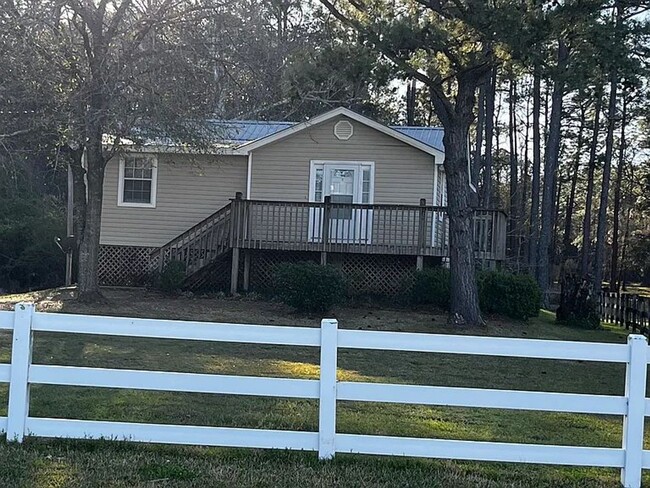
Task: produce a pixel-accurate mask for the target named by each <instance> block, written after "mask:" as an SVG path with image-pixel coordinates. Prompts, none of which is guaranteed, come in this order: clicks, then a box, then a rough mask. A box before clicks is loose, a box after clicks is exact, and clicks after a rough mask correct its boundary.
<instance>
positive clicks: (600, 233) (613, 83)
mask: <svg viewBox="0 0 650 488" xmlns="http://www.w3.org/2000/svg"><path fill="white" fill-rule="evenodd" d="M619 12H620V10H619ZM619 15H620V14H619ZM617 90H618V72H617V70H616V68H612V73H611V74H610V88H609V104H608V108H607V137H606V138H605V161H604V162H603V184H602V188H601V191H600V205H599V207H598V225H597V227H596V258H595V259H594V289H595V290H597V291H598V290H600V289H601V287H602V281H603V265H604V260H605V237H606V235H605V234H606V232H607V204H608V203H609V183H610V178H611V173H612V156H613V154H614V129H615V127H616V104H617Z"/></svg>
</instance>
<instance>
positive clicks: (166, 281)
mask: <svg viewBox="0 0 650 488" xmlns="http://www.w3.org/2000/svg"><path fill="white" fill-rule="evenodd" d="M183 281H185V263H183V262H181V261H169V262H168V263H167V264H166V265H165V267H164V268H163V270H162V272H161V273H160V276H159V277H158V280H157V282H158V283H157V285H158V286H157V287H158V288H159V289H160V290H162V291H164V292H167V293H173V292H177V291H178V290H180V289H181V288H182V287H183Z"/></svg>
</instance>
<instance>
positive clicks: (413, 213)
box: [151, 195, 506, 289]
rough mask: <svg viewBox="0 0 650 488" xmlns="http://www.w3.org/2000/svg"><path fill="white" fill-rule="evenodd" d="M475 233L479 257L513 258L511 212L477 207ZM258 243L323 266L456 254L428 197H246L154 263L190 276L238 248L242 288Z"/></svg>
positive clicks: (443, 217)
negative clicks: (399, 200)
mask: <svg viewBox="0 0 650 488" xmlns="http://www.w3.org/2000/svg"><path fill="white" fill-rule="evenodd" d="M473 231H474V246H475V253H476V258H477V259H478V260H484V261H501V260H504V259H505V251H506V242H505V241H506V215H505V214H504V213H503V212H501V211H498V210H476V211H475V215H474V226H473ZM252 249H255V250H273V251H307V252H317V253H320V261H321V263H322V264H326V263H327V255H328V254H329V253H355V254H383V255H395V256H415V257H417V261H416V262H417V268H418V269H421V268H422V266H423V261H424V258H425V257H427V256H433V257H447V256H449V217H448V215H447V209H446V208H445V207H434V206H430V205H426V202H425V201H424V200H421V202H420V205H383V204H378V205H377V204H340V203H332V202H331V201H330V200H329V197H327V198H326V201H325V202H289V201H270V200H244V199H243V198H241V195H238V196H237V198H235V199H233V200H232V201H231V203H230V204H229V205H227V206H225V207H223V208H221V209H219V210H218V211H216V212H215V213H214V214H212V215H210V216H209V217H207V218H206V219H204V220H203V221H201V222H199V223H198V224H196V225H194V226H193V227H191V228H190V229H188V230H187V231H186V232H184V233H183V234H181V235H179V236H177V237H175V238H174V239H172V240H171V241H169V242H168V243H167V244H165V245H164V246H162V247H161V248H159V249H157V250H156V251H154V252H153V253H152V255H151V261H152V267H154V268H158V269H159V270H162V268H163V266H164V265H165V263H167V262H169V261H171V260H177V261H182V262H184V263H185V269H186V274H187V276H188V277H190V276H192V275H194V274H196V273H198V272H199V271H201V270H204V271H205V268H206V266H208V265H209V264H211V263H213V262H215V261H216V260H217V258H219V257H221V256H223V255H224V254H225V253H227V252H231V251H232V271H231V275H232V277H231V282H232V283H234V284H233V285H232V286H233V287H234V289H236V287H237V277H238V273H239V257H240V251H241V250H244V251H246V250H252ZM247 256H248V255H247V254H246V253H244V258H245V259H244V269H245V271H244V275H245V278H244V280H245V281H246V276H247V275H248V273H247V269H246V268H247V265H248V266H249V265H250V264H249V263H248V260H247V259H246V258H247ZM244 286H245V287H246V283H245V284H244Z"/></svg>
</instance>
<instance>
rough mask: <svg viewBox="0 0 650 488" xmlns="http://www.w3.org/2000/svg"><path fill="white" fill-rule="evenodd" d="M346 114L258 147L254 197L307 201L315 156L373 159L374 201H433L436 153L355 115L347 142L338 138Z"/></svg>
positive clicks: (253, 174)
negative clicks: (337, 128)
mask: <svg viewBox="0 0 650 488" xmlns="http://www.w3.org/2000/svg"><path fill="white" fill-rule="evenodd" d="M341 119H347V117H345V116H341V117H337V118H335V119H332V120H328V121H327V122H323V123H322V124H319V125H316V126H313V127H309V128H307V129H305V130H303V131H301V132H298V133H296V134H294V135H292V136H289V137H287V138H285V139H281V140H279V141H277V142H275V143H273V144H270V145H268V146H264V147H261V148H259V149H257V150H255V151H253V171H252V181H251V183H252V185H251V198H253V199H260V200H291V201H300V202H303V201H307V200H308V199H309V169H310V161H311V160H333V161H374V162H375V197H374V203H394V204H405V205H418V204H419V202H420V198H426V199H427V202H428V203H429V204H431V203H432V199H433V164H434V162H433V156H431V155H429V154H426V153H424V152H422V151H420V150H418V149H416V148H414V147H411V146H409V145H408V144H405V143H403V142H401V141H398V140H397V139H394V138H392V137H390V136H388V135H386V134H382V133H381V132H378V131H376V130H375V129H372V128H370V127H368V126H365V125H363V124H361V123H359V122H356V121H354V120H351V119H347V120H350V122H351V123H352V125H353V126H354V134H353V135H352V137H351V138H350V139H349V140H347V141H342V140H339V139H337V138H336V137H335V136H334V124H336V122H338V121H339V120H341Z"/></svg>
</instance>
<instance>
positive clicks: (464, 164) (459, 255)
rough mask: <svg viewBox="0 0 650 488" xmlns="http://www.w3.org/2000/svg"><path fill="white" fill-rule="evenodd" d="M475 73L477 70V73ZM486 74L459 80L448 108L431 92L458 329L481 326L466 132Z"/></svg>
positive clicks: (466, 75)
mask: <svg viewBox="0 0 650 488" xmlns="http://www.w3.org/2000/svg"><path fill="white" fill-rule="evenodd" d="M477 71H478V70H477ZM487 74H488V72H484V73H480V72H476V71H475V72H474V73H469V72H467V73H464V74H463V75H459V76H458V92H457V95H456V98H455V103H454V104H451V103H450V101H449V100H448V99H447V98H446V97H445V95H444V92H443V91H442V90H434V92H433V93H434V96H433V100H432V101H433V103H434V105H435V108H436V112H437V113H438V116H439V118H440V120H441V122H442V124H443V126H444V129H445V134H444V136H443V143H444V146H445V161H444V167H445V174H446V175H447V212H448V215H449V267H450V272H451V287H450V288H451V304H450V305H451V306H450V312H451V315H450V316H451V320H452V322H453V323H455V324H457V325H470V326H477V325H483V324H484V321H483V318H482V316H481V311H480V308H479V301H478V287H477V284H476V271H475V262H474V239H473V235H472V222H473V208H472V206H471V200H470V193H471V189H470V185H469V183H470V174H469V166H468V162H469V161H468V159H467V158H468V155H469V145H468V143H469V137H468V136H469V130H470V126H471V124H472V122H473V118H474V106H475V102H476V96H475V93H476V88H477V86H478V85H479V84H480V81H481V79H480V78H481V77H484V76H486V75H487Z"/></svg>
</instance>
